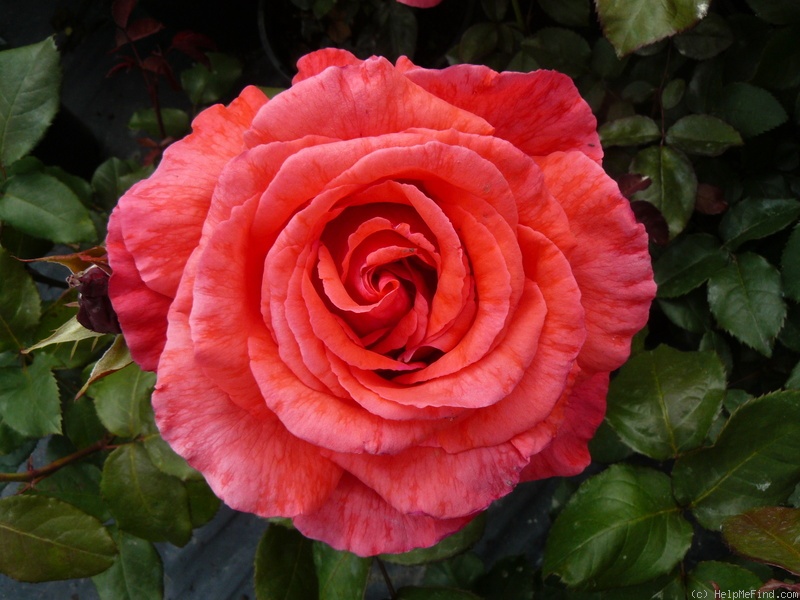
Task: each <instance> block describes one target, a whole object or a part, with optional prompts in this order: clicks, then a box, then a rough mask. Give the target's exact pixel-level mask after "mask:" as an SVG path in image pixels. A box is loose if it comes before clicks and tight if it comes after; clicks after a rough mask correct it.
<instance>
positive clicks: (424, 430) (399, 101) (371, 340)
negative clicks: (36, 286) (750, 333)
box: [107, 49, 655, 556]
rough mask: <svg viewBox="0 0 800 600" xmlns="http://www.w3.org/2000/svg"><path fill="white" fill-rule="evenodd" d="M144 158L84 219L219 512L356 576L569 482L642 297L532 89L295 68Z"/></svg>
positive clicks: (639, 234) (580, 110)
mask: <svg viewBox="0 0 800 600" xmlns="http://www.w3.org/2000/svg"><path fill="white" fill-rule="evenodd" d="M298 66H299V73H298V75H297V76H296V77H295V80H294V85H293V86H292V87H291V88H290V89H289V90H286V91H285V92H283V93H281V94H279V95H278V96H276V97H275V98H273V99H272V100H269V101H268V100H267V98H266V97H265V96H264V94H262V93H261V91H259V90H258V89H257V88H255V87H248V88H246V89H245V90H244V91H243V92H242V94H241V95H240V96H239V97H238V98H237V99H236V100H234V101H233V102H232V103H231V104H230V106H227V107H225V106H221V105H217V106H213V107H211V108H209V109H208V110H206V111H204V112H202V113H201V114H200V115H198V116H197V118H196V119H195V121H194V124H193V133H192V134H191V135H189V136H188V137H186V138H185V139H184V140H182V141H180V142H177V143H175V144H173V145H172V146H170V147H169V148H168V149H167V151H166V152H165V153H164V157H163V160H162V162H161V164H160V165H159V167H158V169H157V170H156V172H155V173H154V174H153V175H152V176H151V177H150V178H149V179H147V180H145V181H142V182H140V183H138V184H137V185H135V186H134V187H133V188H131V190H130V191H128V192H127V193H126V194H125V195H124V196H123V197H122V198H121V199H120V201H119V205H118V206H117V208H116V209H115V210H114V212H113V214H112V216H111V221H110V224H109V232H108V240H107V245H108V253H109V259H110V264H111V266H112V267H113V270H114V273H113V276H112V278H111V282H110V294H111V298H112V301H113V304H114V307H115V308H116V310H117V313H118V315H119V321H120V324H121V326H122V330H123V332H124V335H125V338H126V339H127V342H128V345H129V346H130V349H131V353H132V355H133V357H134V359H135V360H136V362H138V363H139V364H140V365H141V366H142V367H143V368H144V369H149V370H155V371H156V372H157V374H158V383H157V385H156V390H155V392H154V394H153V406H154V409H155V415H156V421H157V424H158V427H159V428H160V430H161V433H162V435H163V437H164V439H166V440H167V441H168V442H169V443H170V445H171V446H172V447H173V448H174V449H175V451H176V452H178V453H179V454H180V455H182V456H183V457H185V458H186V460H187V461H188V462H189V464H191V465H192V466H193V467H194V468H196V469H198V470H199V471H201V472H202V473H203V475H205V477H206V479H207V481H208V483H209V485H210V486H211V487H212V489H213V490H214V492H215V493H216V494H217V495H219V496H220V498H222V499H223V500H224V501H225V503H227V504H228V505H230V506H231V507H233V508H235V509H238V510H242V511H249V512H253V513H256V514H259V515H262V516H265V517H271V516H281V517H289V518H292V519H293V521H294V525H295V526H296V527H297V529H299V530H300V531H301V532H302V533H303V534H305V535H306V536H309V537H311V538H315V539H318V540H322V541H324V542H327V543H328V544H330V545H331V546H333V547H335V548H338V549H346V550H350V551H352V552H355V553H356V554H359V555H362V556H367V555H373V554H376V553H383V552H403V551H407V550H410V549H412V548H416V547H424V546H430V545H432V544H434V543H436V542H437V541H438V540H440V539H441V538H443V537H444V536H447V535H449V534H451V533H453V532H455V531H457V530H459V529H461V528H462V527H464V526H465V525H466V524H467V523H468V522H469V521H470V520H471V519H472V518H473V517H474V516H475V515H476V514H478V513H479V512H480V511H482V510H484V509H485V508H486V507H487V506H488V505H489V504H490V503H491V502H492V501H493V500H495V499H497V498H500V497H502V496H505V495H506V494H508V493H509V492H511V490H513V489H514V487H515V486H516V485H517V484H518V483H519V482H521V481H526V480H533V479H539V478H544V477H551V476H554V475H573V474H576V473H579V472H580V471H581V470H582V469H584V467H586V465H587V464H588V463H589V462H590V457H589V454H588V451H587V442H588V441H589V439H590V438H591V437H592V435H593V434H594V431H595V429H596V428H597V426H598V425H599V424H600V422H601V420H602V419H603V415H604V410H605V397H606V392H607V388H608V379H609V373H610V372H611V371H612V370H614V369H616V368H617V367H619V366H620V365H621V364H622V363H623V362H624V361H625V360H626V358H627V357H628V355H629V352H630V342H631V337H632V336H633V335H634V334H635V333H636V332H637V331H639V329H641V328H642V327H643V326H644V324H645V322H646V320H647V315H648V309H649V306H650V303H651V300H652V298H653V296H654V293H655V285H654V283H653V278H652V270H651V266H650V259H649V255H648V250H647V237H646V234H645V232H644V228H643V227H642V226H641V225H639V224H637V223H636V221H635V220H634V217H633V215H632V212H631V210H630V208H629V203H628V202H627V200H626V199H625V198H624V197H622V196H621V195H620V192H619V189H618V187H617V186H616V184H615V183H614V181H612V180H611V179H610V178H609V177H608V176H607V175H606V174H605V173H604V172H603V169H602V168H601V167H600V164H599V163H600V160H601V157H602V150H601V147H600V143H599V139H598V136H597V133H596V131H595V128H596V122H595V119H594V117H593V116H592V114H591V111H590V109H589V107H588V106H587V105H586V103H585V102H584V101H583V100H582V99H581V98H580V96H579V95H578V92H577V90H576V89H575V87H574V85H573V83H572V81H571V80H570V79H569V78H568V77H566V76H565V75H562V74H559V73H555V72H551V71H537V72H534V73H527V74H523V73H496V72H494V71H492V70H491V69H489V68H486V67H483V66H473V65H459V66H454V67H450V68H447V69H444V70H439V71H436V70H427V69H423V68H419V67H417V66H415V65H414V64H412V63H411V61H409V60H408V59H406V58H401V59H400V60H399V61H398V62H397V65H396V66H393V65H392V64H391V63H389V62H388V61H386V60H385V59H383V58H377V57H373V58H370V59H369V60H366V61H361V60H358V59H356V58H355V57H354V56H353V55H351V54H349V53H347V52H344V51H341V50H330V49H329V50H321V51H319V52H315V53H313V54H310V55H308V56H305V57H304V58H302V59H301V60H300V62H299V65H298Z"/></svg>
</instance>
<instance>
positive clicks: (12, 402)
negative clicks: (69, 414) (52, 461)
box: [0, 356, 61, 437]
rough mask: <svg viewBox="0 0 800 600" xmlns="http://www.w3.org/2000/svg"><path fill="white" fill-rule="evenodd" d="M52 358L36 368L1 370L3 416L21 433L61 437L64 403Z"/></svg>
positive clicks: (40, 360)
mask: <svg viewBox="0 0 800 600" xmlns="http://www.w3.org/2000/svg"><path fill="white" fill-rule="evenodd" d="M51 366H52V363H51V361H50V358H49V357H48V356H39V357H37V358H36V359H35V360H34V361H33V363H32V364H30V365H25V366H23V367H22V368H20V367H19V366H13V367H3V368H0V415H2V417H3V420H4V421H5V422H6V424H8V425H9V426H10V427H12V428H13V429H14V430H15V431H17V432H18V433H21V434H22V435H24V436H27V437H43V436H45V435H49V434H51V433H61V402H60V400H59V397H58V386H57V385H56V380H55V378H54V377H53V372H52V371H51Z"/></svg>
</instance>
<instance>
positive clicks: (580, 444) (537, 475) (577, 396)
mask: <svg viewBox="0 0 800 600" xmlns="http://www.w3.org/2000/svg"><path fill="white" fill-rule="evenodd" d="M607 393H608V373H595V374H593V375H588V374H586V373H580V374H579V375H578V378H577V381H576V383H575V386H574V387H573V388H572V389H571V390H570V391H569V392H568V393H565V394H564V396H563V397H562V400H560V401H559V403H562V402H563V404H564V406H563V409H562V411H561V413H562V414H561V415H560V416H558V417H557V419H556V420H557V421H558V422H557V423H553V422H552V421H551V420H550V419H548V420H547V421H546V422H545V423H543V424H541V425H540V426H537V429H538V428H539V427H545V428H550V427H553V428H554V429H555V435H554V436H553V439H552V441H551V442H550V443H549V444H548V445H547V446H546V447H544V448H543V449H541V450H538V451H537V453H536V454H535V455H533V456H532V457H531V462H530V464H529V465H528V466H527V467H526V468H525V469H524V470H523V472H522V478H521V479H522V481H532V480H534V479H545V478H547V477H571V476H572V475H577V474H578V473H580V472H582V471H583V470H584V469H585V468H586V467H587V466H588V465H589V463H590V462H592V457H591V456H590V455H589V449H588V444H589V441H590V440H591V439H592V437H594V433H595V431H597V428H598V427H599V426H600V423H601V422H602V421H603V417H604V416H605V412H606V394H607ZM554 412H555V411H554Z"/></svg>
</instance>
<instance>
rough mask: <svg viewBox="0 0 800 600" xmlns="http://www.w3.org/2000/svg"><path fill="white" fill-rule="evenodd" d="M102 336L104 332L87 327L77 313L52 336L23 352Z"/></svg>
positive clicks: (26, 352) (27, 352)
mask: <svg viewBox="0 0 800 600" xmlns="http://www.w3.org/2000/svg"><path fill="white" fill-rule="evenodd" d="M102 336H103V334H102V333H97V332H96V331H92V330H91V329H86V327H84V326H83V325H81V324H80V323H78V317H77V315H75V316H73V317H72V318H71V319H69V320H67V321H66V322H65V323H64V324H63V325H61V326H60V327H59V328H58V329H56V330H55V331H54V332H53V334H52V335H51V336H49V337H47V338H45V339H43V340H42V341H41V342H39V343H37V344H34V345H33V346H30V347H28V348H26V349H25V350H23V354H29V353H31V352H33V351H34V350H38V349H40V348H44V347H46V346H50V345H52V344H68V343H72V342H80V341H82V340H87V339H90V338H98V337H102Z"/></svg>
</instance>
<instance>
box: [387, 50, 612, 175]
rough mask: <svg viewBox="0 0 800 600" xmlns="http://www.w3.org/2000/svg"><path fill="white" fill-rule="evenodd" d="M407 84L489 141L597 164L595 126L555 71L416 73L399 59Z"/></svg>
mask: <svg viewBox="0 0 800 600" xmlns="http://www.w3.org/2000/svg"><path fill="white" fill-rule="evenodd" d="M397 67H398V69H399V70H401V71H403V72H404V73H405V75H406V77H408V78H409V79H410V80H411V81H413V82H414V83H416V84H417V85H419V86H421V87H422V88H424V89H426V90H427V91H429V92H430V93H432V94H434V95H435V96H438V97H439V98H442V99H443V100H446V101H447V102H450V103H452V104H453V105H455V106H458V107H461V108H463V109H465V110H468V111H470V112H473V113H475V114H476V115H478V116H479V117H482V118H484V119H486V121H488V122H489V123H491V124H492V125H493V126H494V127H495V135H496V136H497V137H501V138H503V139H506V140H508V141H509V142H511V143H512V144H514V145H515V146H516V147H517V148H519V149H520V150H522V151H523V152H525V153H527V154H529V155H530V156H545V155H547V154H550V153H551V152H557V151H567V150H578V151H580V152H583V153H584V154H586V156H588V157H589V158H591V159H592V160H594V161H596V162H598V163H599V162H600V160H601V159H602V158H603V149H602V147H601V146H600V137H599V136H598V135H597V120H596V119H595V118H594V115H593V114H592V111H591V109H590V108H589V105H588V104H586V102H585V101H584V100H583V99H582V98H581V96H580V94H579V93H578V90H577V88H576V87H575V84H573V83H572V80H571V79H570V78H569V77H567V76H566V75H563V74H561V73H557V72H555V71H544V70H540V71H534V72H532V73H509V72H505V73H497V72H496V71H493V70H491V69H490V68H488V67H484V66H479V65H455V66H452V67H448V68H446V69H442V70H429V69H422V68H419V67H417V66H416V65H414V64H413V63H412V62H411V61H410V60H408V59H407V58H405V57H401V58H400V60H398V62H397Z"/></svg>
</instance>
